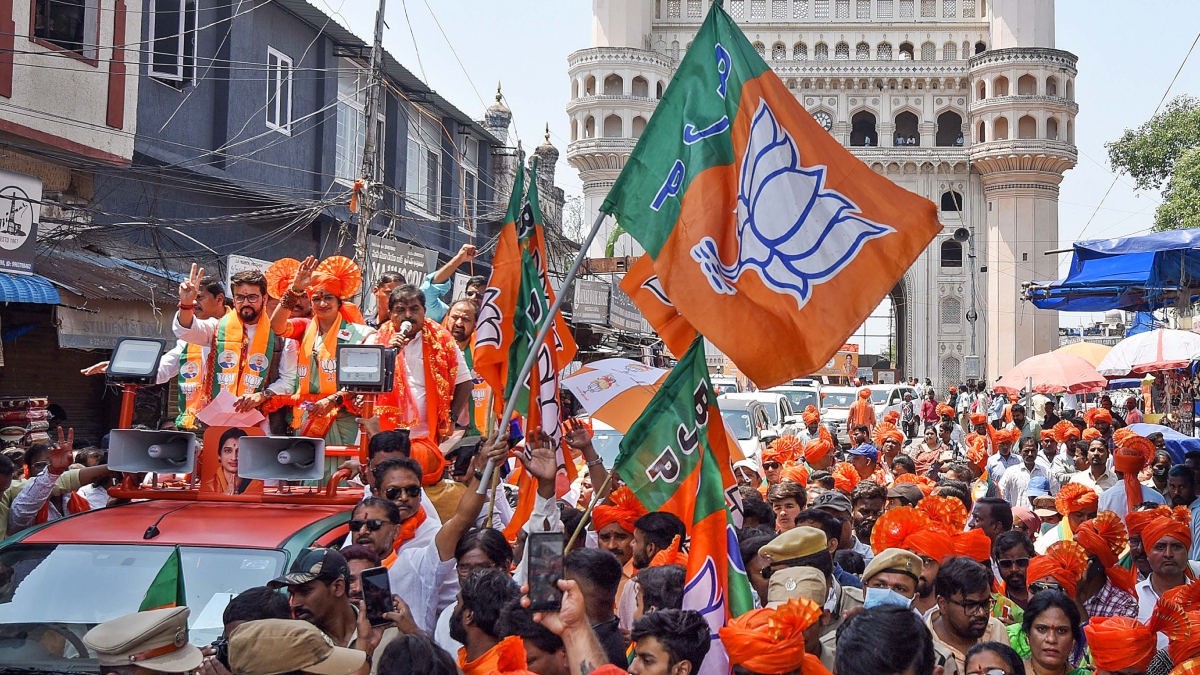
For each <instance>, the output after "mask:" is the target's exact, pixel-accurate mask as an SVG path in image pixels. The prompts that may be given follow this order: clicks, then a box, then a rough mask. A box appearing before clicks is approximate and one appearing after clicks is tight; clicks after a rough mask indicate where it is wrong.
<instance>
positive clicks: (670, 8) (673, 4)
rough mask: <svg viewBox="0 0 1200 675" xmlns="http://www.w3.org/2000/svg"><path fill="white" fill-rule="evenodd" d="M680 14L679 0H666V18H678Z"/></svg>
mask: <svg viewBox="0 0 1200 675" xmlns="http://www.w3.org/2000/svg"><path fill="white" fill-rule="evenodd" d="M679 15H680V0H667V18H668V19H678V18H679Z"/></svg>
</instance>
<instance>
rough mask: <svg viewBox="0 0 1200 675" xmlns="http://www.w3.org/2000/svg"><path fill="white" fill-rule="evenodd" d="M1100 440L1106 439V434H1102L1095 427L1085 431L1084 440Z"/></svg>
mask: <svg viewBox="0 0 1200 675" xmlns="http://www.w3.org/2000/svg"><path fill="white" fill-rule="evenodd" d="M1098 438H1104V434H1102V433H1100V430H1099V429H1097V428H1095V427H1088V428H1086V429H1084V430H1083V440H1085V441H1088V442H1091V441H1094V440H1096V439H1098Z"/></svg>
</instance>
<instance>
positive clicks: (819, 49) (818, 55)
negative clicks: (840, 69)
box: [813, 42, 829, 61]
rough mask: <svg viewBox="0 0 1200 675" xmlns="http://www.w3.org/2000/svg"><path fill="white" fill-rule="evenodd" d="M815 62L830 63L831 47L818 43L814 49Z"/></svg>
mask: <svg viewBox="0 0 1200 675" xmlns="http://www.w3.org/2000/svg"><path fill="white" fill-rule="evenodd" d="M813 60H815V61H828V60H829V45H827V44H825V43H824V42H819V43H817V46H816V47H814V48H813Z"/></svg>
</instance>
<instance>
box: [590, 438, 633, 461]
mask: <svg viewBox="0 0 1200 675" xmlns="http://www.w3.org/2000/svg"><path fill="white" fill-rule="evenodd" d="M622 438H625V434H623V433H621V432H619V431H617V430H616V429H596V430H594V431H593V432H592V447H593V448H595V449H596V454H598V455H600V459H601V460H602V461H603V462H604V466H607V467H611V466H612V465H613V462H615V461H616V459H617V453H619V452H620V451H621V439H622Z"/></svg>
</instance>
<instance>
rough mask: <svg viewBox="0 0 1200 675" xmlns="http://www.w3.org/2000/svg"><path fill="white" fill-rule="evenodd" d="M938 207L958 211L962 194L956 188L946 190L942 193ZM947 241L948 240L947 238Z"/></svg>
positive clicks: (960, 209)
mask: <svg viewBox="0 0 1200 675" xmlns="http://www.w3.org/2000/svg"><path fill="white" fill-rule="evenodd" d="M940 209H941V210H942V211H947V212H951V213H953V212H959V213H961V212H962V210H963V196H962V193H961V192H958V191H957V190H946V191H945V192H943V193H942V199H941V204H940ZM948 241H949V240H948Z"/></svg>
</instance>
